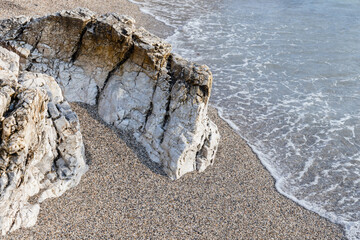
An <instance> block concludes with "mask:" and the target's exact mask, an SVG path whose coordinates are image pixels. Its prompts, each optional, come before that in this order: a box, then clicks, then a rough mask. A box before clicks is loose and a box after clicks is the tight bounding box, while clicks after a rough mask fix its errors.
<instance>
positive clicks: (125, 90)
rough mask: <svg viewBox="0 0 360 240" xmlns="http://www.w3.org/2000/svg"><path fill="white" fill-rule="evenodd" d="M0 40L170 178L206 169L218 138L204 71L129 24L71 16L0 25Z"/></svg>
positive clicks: (109, 17)
mask: <svg viewBox="0 0 360 240" xmlns="http://www.w3.org/2000/svg"><path fill="white" fill-rule="evenodd" d="M0 36H1V42H2V44H3V45H6V46H7V47H8V48H9V49H12V50H13V51H14V52H16V53H18V54H19V55H20V56H21V60H20V63H21V64H20V67H21V69H22V70H27V71H31V72H38V73H46V74H48V75H50V76H52V77H54V78H55V79H56V81H57V82H58V83H59V85H60V87H61V89H62V91H63V92H64V96H65V98H66V100H68V101H76V102H83V103H87V104H90V105H97V107H98V113H99V115H100V117H101V118H102V119H103V120H104V121H105V122H107V123H108V124H112V125H114V126H115V127H117V128H119V129H121V130H123V131H125V132H127V133H131V134H132V135H133V136H134V137H135V139H136V140H137V141H138V142H140V143H141V144H142V145H143V146H144V147H145V149H146V151H147V153H148V155H149V158H150V159H151V160H152V161H154V162H157V163H159V164H160V165H161V166H162V167H163V169H164V171H165V172H166V173H167V175H168V176H169V177H170V178H172V179H177V178H179V177H181V176H182V175H184V174H185V173H188V172H191V171H199V172H201V171H203V170H205V169H206V167H208V166H209V165H212V164H213V162H214V158H215V154H216V151H217V146H218V142H219V138H220V136H219V133H218V130H217V127H216V125H215V124H214V123H213V122H212V121H211V120H210V119H209V118H208V116H207V108H208V101H209V97H210V93H211V85H212V74H211V72H210V70H209V68H208V67H206V66H204V65H198V64H195V63H192V62H189V61H187V60H185V59H183V58H181V57H179V56H177V55H175V54H173V53H171V46H170V45H169V44H167V43H165V42H163V40H161V39H160V38H158V37H156V36H154V35H152V34H150V33H149V32H147V31H146V30H144V29H142V28H140V29H136V28H135V26H134V20H133V19H132V18H130V17H126V16H120V15H117V14H105V15H101V16H99V15H97V14H95V13H93V12H91V11H89V10H87V9H76V10H74V11H62V12H59V13H56V14H53V15H48V16H44V17H39V18H26V17H19V18H12V19H8V20H3V21H0ZM49 109H50V108H49ZM54 111H55V110H54Z"/></svg>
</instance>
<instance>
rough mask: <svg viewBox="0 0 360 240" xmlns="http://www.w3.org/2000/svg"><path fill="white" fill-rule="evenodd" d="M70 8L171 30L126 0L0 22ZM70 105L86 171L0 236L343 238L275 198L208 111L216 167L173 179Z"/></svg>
mask: <svg viewBox="0 0 360 240" xmlns="http://www.w3.org/2000/svg"><path fill="white" fill-rule="evenodd" d="M77 6H82V7H87V8H89V9H91V10H93V11H96V12H100V13H102V12H118V13H121V14H127V15H131V16H132V17H134V18H135V19H136V20H137V22H138V25H140V26H145V27H146V28H147V29H149V30H150V31H152V32H154V33H155V34H158V35H162V36H166V34H168V33H169V30H170V29H169V28H167V27H166V26H164V25H163V24H161V23H159V22H157V21H155V19H153V18H152V17H149V16H147V15H144V14H142V13H141V12H140V11H139V10H138V9H137V7H136V6H135V5H133V4H130V3H128V2H127V1H125V0H119V1H115V0H110V1H106V2H104V1H93V0H90V1H67V0H59V1H21V0H16V1H2V0H0V18H7V17H10V16H15V15H19V14H25V15H32V14H39V15H44V14H47V13H51V12H55V11H58V10H61V9H72V8H75V7H77ZM184 57H186V56H184ZM215 81H216V79H215ZM72 108H73V110H74V111H75V112H76V113H77V114H78V116H79V119H80V124H81V131H82V134H83V138H84V143H85V147H86V157H87V161H88V163H89V171H88V172H87V173H86V174H85V175H84V176H83V178H82V180H81V182H80V184H79V185H78V186H77V187H75V188H73V189H70V190H68V191H67V192H65V194H64V195H62V196H61V197H59V198H54V199H48V200H46V201H45V202H43V203H42V206H41V211H40V214H39V217H38V222H37V224H36V225H35V226H34V227H32V228H28V229H20V230H17V231H15V232H13V233H11V234H9V235H7V236H6V237H0V239H344V235H343V231H342V229H341V227H340V226H338V225H336V224H333V223H331V222H329V221H327V220H326V219H324V218H322V217H320V216H318V215H317V214H315V213H313V212H311V211H308V210H306V209H304V208H302V207H300V206H299V205H297V204H296V203H294V202H293V201H291V200H289V199H287V198H285V197H284V196H282V195H281V194H279V193H278V192H277V191H276V189H275V187H274V180H273V178H272V177H271V175H270V174H269V173H268V172H267V170H266V169H265V168H264V167H263V166H262V165H261V163H260V161H259V159H258V158H257V157H256V155H255V154H254V153H253V152H252V150H251V149H250V148H249V147H248V145H247V144H246V142H245V141H244V140H243V139H242V138H241V137H240V136H239V135H238V134H236V133H235V132H234V131H233V130H232V129H231V128H230V127H229V126H228V125H227V124H226V123H225V122H224V121H223V120H221V119H220V118H219V117H218V115H217V113H216V111H215V110H214V109H212V108H211V109H210V117H211V119H212V120H213V121H214V122H215V123H216V124H217V126H218V127H219V131H220V134H221V136H222V139H221V142H220V145H219V150H218V153H217V157H216V159H215V164H214V166H212V167H209V168H208V169H207V170H206V171H205V172H203V173H200V174H199V173H190V174H187V175H185V176H183V177H182V178H181V179H179V180H176V181H172V180H170V179H169V178H167V177H166V176H164V174H163V172H162V171H161V170H160V169H159V168H158V166H156V165H155V164H152V163H151V162H150V161H149V160H148V159H147V158H146V155H145V154H144V152H143V151H141V148H140V147H139V146H136V144H135V143H134V142H132V141H129V139H127V138H126V137H125V136H124V135H123V134H121V133H119V132H118V131H116V130H114V129H112V128H110V127H108V126H106V125H105V124H103V122H102V121H101V120H99V118H98V117H97V115H96V113H95V112H96V111H95V109H93V108H92V107H90V106H86V105H80V104H72ZM136 149H137V150H136Z"/></svg>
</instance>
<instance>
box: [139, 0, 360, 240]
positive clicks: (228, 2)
mask: <svg viewBox="0 0 360 240" xmlns="http://www.w3.org/2000/svg"><path fill="white" fill-rule="evenodd" d="M133 2H135V3H137V4H139V5H140V7H141V9H142V10H143V11H144V12H146V13H150V14H152V15H154V16H155V17H156V18H157V19H158V20H161V21H163V22H165V23H166V24H168V25H170V26H173V27H174V28H175V29H176V31H175V34H174V35H172V36H171V37H169V38H168V39H167V41H168V42H170V43H172V45H173V48H174V51H175V52H177V53H179V54H180V55H182V56H185V57H186V58H189V59H191V60H193V61H196V62H199V63H205V64H207V65H208V66H209V67H210V68H211V70H212V72H213V75H214V83H213V91H212V97H211V104H212V105H213V106H215V107H217V108H218V110H219V113H220V114H221V116H222V117H223V118H224V119H225V120H226V121H228V122H229V123H230V124H231V126H232V127H233V128H234V129H235V130H236V131H237V132H238V133H239V134H240V135H241V136H242V137H243V138H244V139H246V140H247V142H248V143H249V145H250V146H251V147H252V149H253V150H254V152H255V153H256V154H257V155H258V156H259V158H260V160H261V162H262V163H263V164H264V166H265V167H266V168H267V169H268V170H269V171H270V173H271V174H272V175H273V177H274V178H275V180H276V188H277V190H278V191H279V192H280V193H282V194H284V195H285V196H287V197H288V198H290V199H292V200H294V201H296V202H297V203H299V204H300V205H302V206H304V207H306V208H308V209H310V210H312V211H314V212H316V213H318V214H320V215H321V216H323V217H326V218H328V219H330V220H331V221H333V222H335V223H339V224H341V225H343V226H344V228H345V231H346V235H347V237H348V238H349V239H360V201H359V200H360V1H359V0H252V1H248V0H222V1H221V0H212V1H209V0H206V1H205V0H166V1H164V0H143V1H138V2H136V1H134V0H133Z"/></svg>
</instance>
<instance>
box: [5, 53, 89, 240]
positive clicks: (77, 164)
mask: <svg viewBox="0 0 360 240" xmlns="http://www.w3.org/2000/svg"><path fill="white" fill-rule="evenodd" d="M19 60H20V58H19V56H18V55H17V54H15V53H13V52H10V51H8V50H7V49H5V48H3V47H0V124H1V131H0V134H1V143H0V231H1V233H2V234H5V233H7V232H8V231H13V230H16V229H18V228H20V227H30V226H32V225H34V224H35V222H36V219H37V215H38V213H39V210H40V206H39V203H41V202H42V201H43V200H45V199H46V198H50V197H57V196H60V195H61V194H62V193H64V192H65V191H66V190H67V189H69V188H71V187H73V186H75V185H77V184H78V182H79V181H80V178H81V176H82V175H83V174H84V173H85V172H86V170H87V165H86V163H85V158H84V146H83V142H82V136H81V133H80V130H79V121H78V118H77V116H76V115H75V113H74V112H72V111H71V109H70V106H69V104H68V102H67V101H65V100H64V98H63V95H62V92H61V89H60V87H59V85H58V84H57V83H56V81H55V80H54V78H53V77H50V76H48V75H44V74H41V73H32V72H27V71H19Z"/></svg>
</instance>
